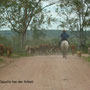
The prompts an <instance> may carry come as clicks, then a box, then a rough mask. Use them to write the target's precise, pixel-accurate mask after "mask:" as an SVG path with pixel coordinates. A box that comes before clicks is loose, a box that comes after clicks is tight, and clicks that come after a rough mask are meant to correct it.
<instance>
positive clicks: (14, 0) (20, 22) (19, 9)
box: [4, 0, 56, 47]
mask: <svg viewBox="0 0 90 90" xmlns="http://www.w3.org/2000/svg"><path fill="white" fill-rule="evenodd" d="M45 2H47V4H46V5H43V3H45ZM53 4H56V2H50V1H47V0H11V1H10V2H7V8H4V9H5V13H6V15H5V17H6V21H7V22H8V23H9V24H8V25H9V27H10V28H11V30H14V31H15V32H17V33H18V34H19V35H20V36H21V46H22V47H23V42H24V37H25V34H26V31H27V29H28V28H29V27H30V25H31V23H33V18H34V17H35V16H36V15H37V14H38V16H39V14H40V13H41V12H42V11H43V10H45V8H47V7H49V6H51V5H53Z"/></svg>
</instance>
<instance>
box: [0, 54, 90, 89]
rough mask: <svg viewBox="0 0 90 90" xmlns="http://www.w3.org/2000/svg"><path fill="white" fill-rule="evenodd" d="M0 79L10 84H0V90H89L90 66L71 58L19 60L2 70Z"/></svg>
mask: <svg viewBox="0 0 90 90" xmlns="http://www.w3.org/2000/svg"><path fill="white" fill-rule="evenodd" d="M0 80H1V81H6V80H9V81H11V83H10V82H7V83H2V82H1V81H0V90H90V63H88V62H86V61H84V60H81V59H80V58H79V57H77V56H71V55H70V56H68V58H67V59H63V58H62V56H59V55H52V56H34V57H26V58H20V59H19V60H17V61H15V62H13V63H12V64H10V65H8V66H6V67H4V68H1V69H0ZM12 80H14V81H17V82H16V83H12ZM18 80H20V81H22V83H19V82H18ZM24 80H28V81H30V82H24Z"/></svg>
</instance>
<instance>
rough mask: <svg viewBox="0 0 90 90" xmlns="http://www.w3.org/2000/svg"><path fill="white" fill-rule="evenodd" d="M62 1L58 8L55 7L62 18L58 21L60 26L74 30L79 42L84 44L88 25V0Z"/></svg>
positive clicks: (89, 15) (89, 11)
mask: <svg viewBox="0 0 90 90" xmlns="http://www.w3.org/2000/svg"><path fill="white" fill-rule="evenodd" d="M62 2H63V3H62ZM62 2H61V3H60V4H59V5H58V6H59V7H60V8H57V9H58V10H57V12H58V13H59V12H60V15H62V16H63V18H64V20H63V21H60V22H61V24H60V26H64V28H68V29H69V30H72V31H74V33H75V35H76V36H77V38H78V41H79V44H82V43H84V44H85V43H86V40H87V35H86V31H87V28H88V26H89V25H90V23H89V21H90V2H88V0H70V1H69V0H67V1H62ZM75 31H77V33H76V32H75Z"/></svg>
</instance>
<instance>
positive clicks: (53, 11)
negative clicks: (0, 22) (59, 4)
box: [0, 0, 59, 30]
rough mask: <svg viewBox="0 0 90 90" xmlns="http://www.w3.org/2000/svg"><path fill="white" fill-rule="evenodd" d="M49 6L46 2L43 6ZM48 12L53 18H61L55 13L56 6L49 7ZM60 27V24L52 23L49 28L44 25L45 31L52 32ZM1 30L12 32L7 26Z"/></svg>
mask: <svg viewBox="0 0 90 90" xmlns="http://www.w3.org/2000/svg"><path fill="white" fill-rule="evenodd" d="M53 1H55V0H52V2H53ZM47 4H48V2H45V3H43V6H45V5H47ZM47 10H50V11H51V14H52V17H55V18H59V16H58V15H57V13H56V12H55V5H52V6H50V7H48V8H47ZM58 25H59V23H57V22H55V23H51V25H50V26H48V27H47V25H44V28H45V29H51V30H57V29H58ZM0 30H10V28H8V27H6V26H5V27H1V28H0Z"/></svg>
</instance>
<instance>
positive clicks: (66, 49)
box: [60, 40, 69, 58]
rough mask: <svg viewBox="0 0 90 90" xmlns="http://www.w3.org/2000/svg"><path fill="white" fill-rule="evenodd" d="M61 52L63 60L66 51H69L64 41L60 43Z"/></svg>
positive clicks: (65, 56)
mask: <svg viewBox="0 0 90 90" xmlns="http://www.w3.org/2000/svg"><path fill="white" fill-rule="evenodd" d="M60 47H61V51H62V53H63V58H67V52H68V49H69V43H68V41H67V40H64V41H62V42H61V46H60Z"/></svg>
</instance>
